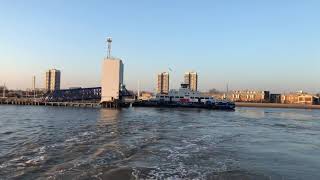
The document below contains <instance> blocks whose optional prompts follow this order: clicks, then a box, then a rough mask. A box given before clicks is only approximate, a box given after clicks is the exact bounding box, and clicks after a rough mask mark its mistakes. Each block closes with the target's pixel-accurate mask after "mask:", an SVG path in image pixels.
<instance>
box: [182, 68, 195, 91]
mask: <svg viewBox="0 0 320 180" xmlns="http://www.w3.org/2000/svg"><path fill="white" fill-rule="evenodd" d="M184 83H185V84H188V85H189V89H190V90H191V91H197V90H198V74H197V72H186V73H185V74H184Z"/></svg>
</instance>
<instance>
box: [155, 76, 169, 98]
mask: <svg viewBox="0 0 320 180" xmlns="http://www.w3.org/2000/svg"><path fill="white" fill-rule="evenodd" d="M157 92H158V93H159V94H168V93H169V73H167V72H162V73H159V74H158V89H157Z"/></svg>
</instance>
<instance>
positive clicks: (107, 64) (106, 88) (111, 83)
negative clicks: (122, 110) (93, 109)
mask: <svg viewBox="0 0 320 180" xmlns="http://www.w3.org/2000/svg"><path fill="white" fill-rule="evenodd" d="M122 84H123V63H122V61H121V60H120V59H105V60H104V61H103V63H102V82H101V102H111V101H113V100H117V99H119V91H120V87H121V85H122Z"/></svg>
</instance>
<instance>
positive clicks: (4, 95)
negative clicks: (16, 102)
mask: <svg viewBox="0 0 320 180" xmlns="http://www.w3.org/2000/svg"><path fill="white" fill-rule="evenodd" d="M5 97H6V83H4V84H3V98H5Z"/></svg>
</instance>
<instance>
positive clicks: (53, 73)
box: [45, 69, 61, 91]
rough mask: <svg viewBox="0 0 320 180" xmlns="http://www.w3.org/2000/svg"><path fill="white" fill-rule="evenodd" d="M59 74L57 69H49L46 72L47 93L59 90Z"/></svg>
mask: <svg viewBox="0 0 320 180" xmlns="http://www.w3.org/2000/svg"><path fill="white" fill-rule="evenodd" d="M60 78H61V72H60V71H59V70H57V69H50V70H48V71H47V72H46V81H45V82H46V87H45V89H46V90H47V91H55V90H59V89H60Z"/></svg>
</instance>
